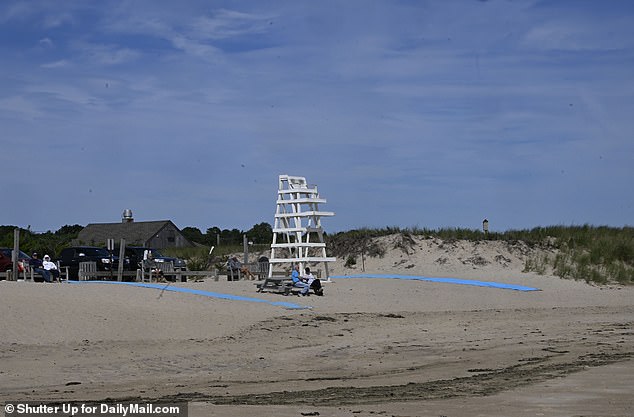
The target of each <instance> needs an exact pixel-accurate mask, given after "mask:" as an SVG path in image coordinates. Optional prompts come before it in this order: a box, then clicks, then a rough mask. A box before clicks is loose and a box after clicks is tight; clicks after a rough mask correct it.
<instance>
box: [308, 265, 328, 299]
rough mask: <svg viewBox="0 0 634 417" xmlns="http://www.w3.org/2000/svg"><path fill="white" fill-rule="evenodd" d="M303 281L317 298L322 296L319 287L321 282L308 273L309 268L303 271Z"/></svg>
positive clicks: (322, 292)
mask: <svg viewBox="0 0 634 417" xmlns="http://www.w3.org/2000/svg"><path fill="white" fill-rule="evenodd" d="M304 280H305V281H306V284H308V287H309V288H312V289H313V291H314V292H315V294H317V295H319V296H322V295H324V289H323V287H322V286H321V281H320V280H319V278H315V276H314V275H313V274H311V273H310V268H309V267H306V268H305V269H304Z"/></svg>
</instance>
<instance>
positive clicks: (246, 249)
mask: <svg viewBox="0 0 634 417" xmlns="http://www.w3.org/2000/svg"><path fill="white" fill-rule="evenodd" d="M242 247H243V249H244V263H245V264H248V263H249V242H247V235H242Z"/></svg>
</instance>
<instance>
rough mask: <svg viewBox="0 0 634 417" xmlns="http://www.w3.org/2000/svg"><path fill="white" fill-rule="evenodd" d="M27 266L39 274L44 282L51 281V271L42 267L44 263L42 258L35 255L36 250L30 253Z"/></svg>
mask: <svg viewBox="0 0 634 417" xmlns="http://www.w3.org/2000/svg"><path fill="white" fill-rule="evenodd" d="M29 266H30V267H31V268H33V272H35V273H37V274H40V275H41V276H42V278H44V282H51V273H50V272H48V271H47V270H46V269H44V264H43V262H42V260H41V259H39V258H38V257H37V252H33V254H32V255H31V259H30V260H29Z"/></svg>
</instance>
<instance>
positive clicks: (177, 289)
mask: <svg viewBox="0 0 634 417" xmlns="http://www.w3.org/2000/svg"><path fill="white" fill-rule="evenodd" d="M68 282H69V283H71V284H120V285H130V286H133V287H142V288H153V289H156V290H161V291H174V292H183V293H188V294H195V295H202V296H204V297H212V298H220V299H222V300H233V301H249V302H252V303H264V304H270V305H272V306H276V307H284V308H288V309H292V310H297V309H308V308H310V307H307V306H300V305H299V304H293V303H286V302H283V301H281V302H277V301H269V300H262V299H260V298H253V297H243V296H240V295H232V294H223V293H218V292H211V291H203V290H197V289H194V288H185V287H173V286H171V285H169V284H167V285H166V284H149V283H143V282H119V281H68Z"/></svg>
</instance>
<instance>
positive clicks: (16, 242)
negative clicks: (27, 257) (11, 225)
mask: <svg viewBox="0 0 634 417" xmlns="http://www.w3.org/2000/svg"><path fill="white" fill-rule="evenodd" d="M19 253H20V229H19V228H17V227H16V228H15V229H13V252H11V261H12V262H13V272H12V274H11V280H12V281H17V280H18V277H19V276H20V268H18V254H19ZM7 279H9V278H7Z"/></svg>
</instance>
